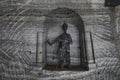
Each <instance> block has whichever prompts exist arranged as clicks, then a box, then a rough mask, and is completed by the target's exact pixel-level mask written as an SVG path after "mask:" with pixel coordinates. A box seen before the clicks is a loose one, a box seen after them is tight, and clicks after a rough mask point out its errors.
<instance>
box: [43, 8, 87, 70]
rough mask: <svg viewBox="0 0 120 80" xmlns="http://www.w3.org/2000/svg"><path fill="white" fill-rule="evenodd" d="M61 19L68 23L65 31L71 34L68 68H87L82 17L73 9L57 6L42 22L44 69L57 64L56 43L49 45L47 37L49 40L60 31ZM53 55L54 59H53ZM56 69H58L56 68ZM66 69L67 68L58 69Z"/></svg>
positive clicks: (51, 67) (53, 67)
mask: <svg viewBox="0 0 120 80" xmlns="http://www.w3.org/2000/svg"><path fill="white" fill-rule="evenodd" d="M63 21H66V23H67V24H68V30H67V32H68V33H69V34H70V35H71V37H72V40H73V44H72V45H70V60H71V63H70V65H71V66H72V67H71V68H69V69H70V70H88V60H87V51H86V41H85V29H84V22H83V20H82V18H81V17H80V16H79V15H78V14H77V13H76V12H75V11H73V10H71V9H68V8H57V9H54V10H52V11H51V12H50V13H49V14H48V15H47V16H46V20H45V22H44V27H45V29H44V30H45V31H44V33H45V34H44V44H45V45H43V46H44V50H43V53H44V58H43V59H44V60H43V61H44V69H55V67H56V65H57V58H56V54H55V53H56V49H57V43H56V44H54V45H53V46H49V45H48V44H47V43H46V40H47V39H50V40H51V41H52V40H54V39H55V38H56V37H57V36H59V35H60V34H61V33H62V30H61V25H62V24H63ZM53 57H55V59H53ZM57 70H58V69H57ZM59 70H68V69H59Z"/></svg>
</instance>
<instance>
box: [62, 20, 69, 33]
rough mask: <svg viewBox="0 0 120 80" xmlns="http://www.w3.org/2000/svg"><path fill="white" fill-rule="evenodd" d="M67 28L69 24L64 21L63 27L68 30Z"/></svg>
mask: <svg viewBox="0 0 120 80" xmlns="http://www.w3.org/2000/svg"><path fill="white" fill-rule="evenodd" d="M67 28H68V24H67V23H66V22H65V21H64V23H63V25H62V29H63V31H64V32H66V31H67Z"/></svg>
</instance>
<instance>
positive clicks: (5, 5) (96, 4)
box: [0, 0, 120, 80]
mask: <svg viewBox="0 0 120 80" xmlns="http://www.w3.org/2000/svg"><path fill="white" fill-rule="evenodd" d="M57 8H68V9H71V10H73V11H75V12H76V13H77V14H78V15H79V16H80V17H81V18H82V20H83V22H84V26H85V33H86V43H87V52H88V60H89V66H90V67H91V68H90V70H89V71H48V70H44V69H42V67H43V62H44V47H45V46H44V44H43V43H44V41H45V39H44V33H45V32H44V30H45V27H46V25H47V24H49V25H50V26H59V25H61V22H62V21H63V20H66V21H67V22H69V25H70V26H75V25H73V24H72V23H74V24H76V21H77V18H76V17H75V16H74V15H73V14H68V15H64V13H62V12H56V14H54V15H52V16H53V17H52V19H50V20H52V21H53V22H54V25H53V24H51V23H50V22H49V21H50V20H49V18H48V21H46V18H47V17H49V16H51V15H49V13H50V12H51V11H53V10H55V9H57ZM0 11H1V12H0V78H1V79H0V80H53V79H55V80H56V79H60V80H62V79H78V80H120V77H119V75H120V63H119V62H120V54H119V52H120V50H119V47H120V37H119V36H120V7H119V6H117V7H116V9H115V8H107V7H104V0H1V1H0ZM57 16H58V18H56V17H57ZM52 21H51V22H52ZM49 25H47V26H49ZM72 30H73V33H75V34H72V35H76V36H77V34H76V31H74V29H73V28H72V27H71V28H70V30H69V32H70V33H72ZM37 32H39V34H40V35H39V51H38V52H39V53H40V54H39V55H38V61H39V64H38V65H37V66H36V65H35V60H36V59H35V57H36V33H37ZM89 32H91V33H92V37H93V46H94V53H95V58H96V63H95V64H94V63H93V57H92V50H91V43H90V36H89ZM54 33H55V34H52V35H55V36H56V35H57V34H59V33H60V31H57V30H54ZM48 37H50V36H48ZM51 37H52V38H54V37H53V36H51ZM73 37H74V36H73ZM75 44H77V41H76V43H75ZM76 51H77V49H76ZM94 65H95V67H93V66H94Z"/></svg>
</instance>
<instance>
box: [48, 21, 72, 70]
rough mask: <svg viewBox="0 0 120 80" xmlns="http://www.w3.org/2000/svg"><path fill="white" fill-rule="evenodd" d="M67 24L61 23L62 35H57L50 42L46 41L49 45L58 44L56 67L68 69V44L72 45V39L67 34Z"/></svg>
mask: <svg viewBox="0 0 120 80" xmlns="http://www.w3.org/2000/svg"><path fill="white" fill-rule="evenodd" d="M67 28H68V24H67V23H66V22H64V23H63V25H62V29H63V33H62V34H61V35H59V36H58V37H57V38H56V39H55V40H53V41H52V42H50V41H49V40H47V43H48V44H49V45H52V44H54V43H55V42H58V50H57V59H58V65H57V66H58V67H62V68H63V67H65V66H67V67H70V44H72V38H71V36H70V34H68V33H67Z"/></svg>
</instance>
